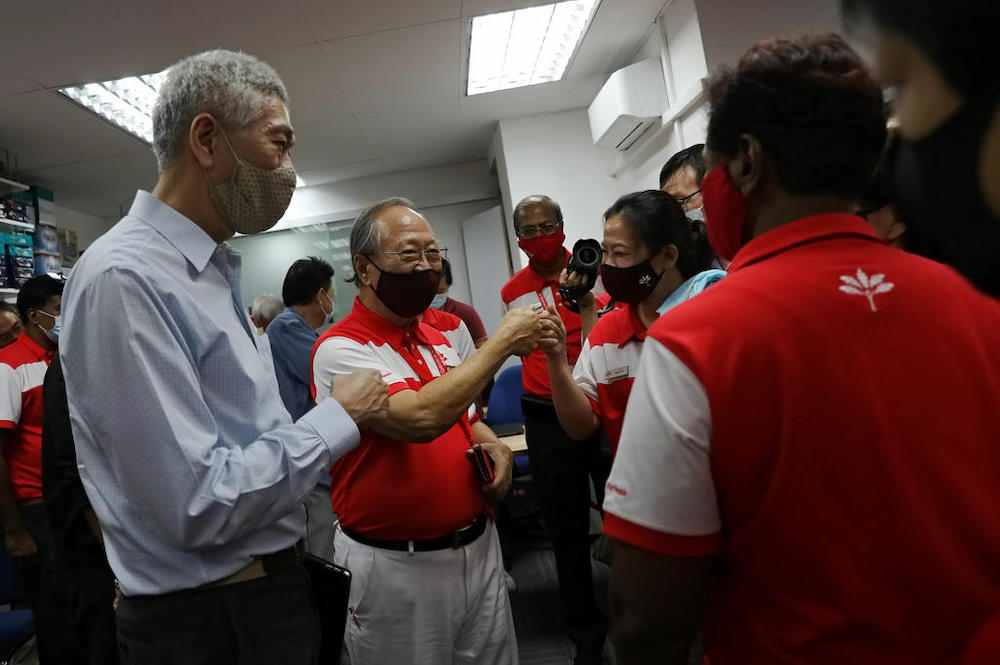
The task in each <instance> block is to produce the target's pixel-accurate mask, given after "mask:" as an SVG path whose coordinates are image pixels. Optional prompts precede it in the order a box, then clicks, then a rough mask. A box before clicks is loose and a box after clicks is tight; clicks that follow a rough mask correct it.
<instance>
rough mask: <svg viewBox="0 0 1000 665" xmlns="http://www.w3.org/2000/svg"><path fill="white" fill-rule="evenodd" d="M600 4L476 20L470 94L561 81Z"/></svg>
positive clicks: (579, 2) (582, 2)
mask: <svg viewBox="0 0 1000 665" xmlns="http://www.w3.org/2000/svg"><path fill="white" fill-rule="evenodd" d="M598 2H599V0H571V1H569V2H556V3H554V4H549V5H542V6H540V7H527V8H525V9H517V10H514V11H508V12H500V13H499V14H487V15H485V16H477V17H475V18H473V19H472V38H471V39H470V40H469V81H468V87H467V88H466V94H467V95H470V96H471V95H479V94H482V93H484V92H494V91H496V90H509V89H510V88H519V87H521V86H525V85H535V84H536V83H548V82H550V81H558V80H560V79H561V78H562V77H563V75H564V74H565V73H566V67H567V66H568V65H569V63H570V60H572V59H573V55H574V54H575V53H576V49H577V48H578V47H579V45H580V41H581V39H582V37H583V33H584V32H585V31H586V30H587V26H588V25H589V24H590V21H591V19H592V18H593V16H594V10H595V9H596V7H597V3H598Z"/></svg>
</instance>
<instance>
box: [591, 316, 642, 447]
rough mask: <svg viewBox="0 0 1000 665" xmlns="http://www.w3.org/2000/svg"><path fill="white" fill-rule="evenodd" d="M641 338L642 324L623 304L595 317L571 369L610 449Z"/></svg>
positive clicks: (635, 368) (614, 444) (618, 430)
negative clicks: (598, 420) (595, 320)
mask: <svg viewBox="0 0 1000 665" xmlns="http://www.w3.org/2000/svg"><path fill="white" fill-rule="evenodd" d="M645 340H646V326H644V325H642V321H640V320H639V316H638V313H637V312H636V309H635V307H633V306H632V305H625V306H623V307H621V308H620V309H616V310H614V311H612V312H608V313H607V314H605V315H604V316H602V317H601V318H600V319H598V321H597V325H596V326H594V329H593V330H592V331H591V332H590V336H589V337H587V341H586V342H584V344H583V350H582V351H581V352H580V357H579V358H578V359H577V361H576V365H575V366H574V368H573V379H574V380H575V381H576V383H577V385H578V386H580V387H581V388H582V389H583V392H584V393H586V395H587V397H588V398H590V406H591V408H592V409H593V410H594V413H595V414H596V415H597V417H598V418H600V419H601V423H602V424H603V425H604V431H605V432H607V434H608V442H609V443H610V444H611V450H612V451H615V450H617V449H618V439H619V438H620V437H621V432H622V424H623V423H624V421H625V406H626V405H627V404H628V396H629V393H631V392H632V382H633V381H635V373H636V371H638V369H639V354H640V353H641V352H642V343H643V342H644V341H645Z"/></svg>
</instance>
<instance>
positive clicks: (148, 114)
mask: <svg viewBox="0 0 1000 665" xmlns="http://www.w3.org/2000/svg"><path fill="white" fill-rule="evenodd" d="M166 75H167V73H166V72H165V71H163V72H159V73H157V74H147V75H145V76H129V77H126V78H123V79H116V80H114V81H101V82H100V83H85V84H83V85H77V86H72V87H69V88H60V89H59V92H61V93H62V94H64V95H65V96H67V97H69V98H70V99H72V100H73V101H74V102H76V103H77V104H79V105H81V106H83V107H84V108H86V109H88V110H90V111H93V112H94V113H96V114H97V115H99V116H101V117H102V118H104V119H105V120H107V121H108V122H110V123H111V124H113V125H115V126H116V127H120V128H121V129H124V130H125V131H126V132H128V133H129V134H131V135H133V136H135V137H136V138H138V139H139V140H141V141H145V142H146V143H149V144H152V142H153V104H155V103H156V96H157V94H159V91H160V86H161V85H162V84H163V80H164V79H165V78H166Z"/></svg>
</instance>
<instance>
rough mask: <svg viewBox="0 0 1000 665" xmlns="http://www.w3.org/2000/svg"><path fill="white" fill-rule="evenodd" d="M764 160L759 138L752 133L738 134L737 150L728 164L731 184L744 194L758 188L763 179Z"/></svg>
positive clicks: (746, 194) (765, 158) (747, 194)
mask: <svg viewBox="0 0 1000 665" xmlns="http://www.w3.org/2000/svg"><path fill="white" fill-rule="evenodd" d="M766 161H767V157H766V156H765V155H764V149H763V146H761V144H760V139H758V138H757V137H756V136H753V135H752V134H743V135H742V136H740V141H739V150H738V151H737V152H736V156H735V157H734V158H733V159H732V160H730V166H729V176H730V179H731V181H732V183H733V186H734V187H735V188H736V189H738V190H739V191H740V192H741V193H742V194H743V195H744V196H749V195H750V193H751V192H753V191H754V190H757V189H759V188H760V186H761V184H762V183H763V180H764V175H765V171H766Z"/></svg>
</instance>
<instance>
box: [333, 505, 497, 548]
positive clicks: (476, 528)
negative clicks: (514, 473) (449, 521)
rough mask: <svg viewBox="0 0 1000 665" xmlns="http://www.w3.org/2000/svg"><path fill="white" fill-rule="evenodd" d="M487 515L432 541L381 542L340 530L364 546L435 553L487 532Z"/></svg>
mask: <svg viewBox="0 0 1000 665" xmlns="http://www.w3.org/2000/svg"><path fill="white" fill-rule="evenodd" d="M486 520H487V518H486V515H485V514H483V515H480V516H479V517H477V518H476V520H475V521H474V522H473V523H472V524H470V525H469V526H465V527H462V528H461V529H459V530H458V531H455V532H453V533H449V534H448V535H446V536H439V537H437V538H431V539H430V540H379V539H378V538H369V537H368V536H362V535H361V534H360V533H357V532H355V531H351V530H350V529H345V528H344V527H343V525H341V527H340V529H341V530H342V531H343V532H344V534H345V535H346V536H347V537H348V538H350V539H351V540H355V541H357V542H359V543H361V544H362V545H368V546H369V547H378V548H379V549H383V550H396V551H398V552H433V551H436V550H447V549H456V550H457V549H458V548H459V547H465V546H466V545H468V544H469V543H471V542H472V541H474V540H475V539H476V538H479V536H481V535H483V533H484V532H485V531H486Z"/></svg>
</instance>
